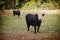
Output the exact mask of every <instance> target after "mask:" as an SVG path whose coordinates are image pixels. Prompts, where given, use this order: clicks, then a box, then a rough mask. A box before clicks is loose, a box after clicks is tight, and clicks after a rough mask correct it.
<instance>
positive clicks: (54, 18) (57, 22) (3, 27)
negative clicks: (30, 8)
mask: <svg viewBox="0 0 60 40" xmlns="http://www.w3.org/2000/svg"><path fill="white" fill-rule="evenodd" d="M30 30H31V31H34V29H33V27H31V28H30ZM0 31H1V32H20V31H27V25H26V21H25V14H24V15H21V16H20V18H18V17H17V16H15V17H13V16H12V14H11V15H0ZM40 32H60V14H46V15H45V16H44V17H43V21H42V24H41V27H40Z"/></svg>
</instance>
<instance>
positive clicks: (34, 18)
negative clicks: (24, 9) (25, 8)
mask: <svg viewBox="0 0 60 40" xmlns="http://www.w3.org/2000/svg"><path fill="white" fill-rule="evenodd" d="M15 15H17V16H18V18H19V16H20V15H21V13H20V11H13V16H15ZM44 15H45V14H44V13H39V14H38V13H37V14H34V15H33V14H30V13H28V14H26V16H25V19H26V24H27V28H28V31H30V29H29V28H30V26H34V33H35V34H36V31H37V32H39V28H40V26H41V23H42V16H44Z"/></svg>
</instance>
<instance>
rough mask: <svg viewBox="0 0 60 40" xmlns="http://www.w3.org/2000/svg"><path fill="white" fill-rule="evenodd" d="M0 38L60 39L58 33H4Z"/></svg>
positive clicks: (15, 39) (20, 39)
mask: <svg viewBox="0 0 60 40" xmlns="http://www.w3.org/2000/svg"><path fill="white" fill-rule="evenodd" d="M0 40H60V34H58V33H37V34H34V33H31V32H21V33H4V34H2V35H1V36H0Z"/></svg>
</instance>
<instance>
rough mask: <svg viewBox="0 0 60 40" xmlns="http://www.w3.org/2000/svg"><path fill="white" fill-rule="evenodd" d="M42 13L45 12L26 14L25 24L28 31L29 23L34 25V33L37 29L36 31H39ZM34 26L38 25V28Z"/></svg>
mask: <svg viewBox="0 0 60 40" xmlns="http://www.w3.org/2000/svg"><path fill="white" fill-rule="evenodd" d="M44 15H45V14H35V15H33V14H27V15H26V24H27V28H28V31H30V30H29V28H30V25H32V26H34V30H35V32H34V33H36V30H37V32H39V28H40V26H41V22H42V16H44ZM36 27H38V28H36Z"/></svg>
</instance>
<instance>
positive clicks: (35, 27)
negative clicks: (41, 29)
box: [34, 26, 36, 34]
mask: <svg viewBox="0 0 60 40" xmlns="http://www.w3.org/2000/svg"><path fill="white" fill-rule="evenodd" d="M34 30H35V32H34V33H35V34H36V26H34Z"/></svg>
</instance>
